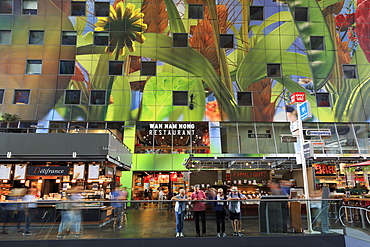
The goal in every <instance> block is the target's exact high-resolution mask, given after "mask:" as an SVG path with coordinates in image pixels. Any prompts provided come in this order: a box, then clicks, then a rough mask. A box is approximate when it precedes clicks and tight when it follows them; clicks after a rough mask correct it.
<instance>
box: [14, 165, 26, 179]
mask: <svg viewBox="0 0 370 247" xmlns="http://www.w3.org/2000/svg"><path fill="white" fill-rule="evenodd" d="M26 171H27V165H26V164H20V165H15V172H14V180H22V179H26Z"/></svg>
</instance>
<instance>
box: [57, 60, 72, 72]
mask: <svg viewBox="0 0 370 247" xmlns="http://www.w3.org/2000/svg"><path fill="white" fill-rule="evenodd" d="M74 73H75V61H74V60H60V63H59V74H61V75H73V74H74Z"/></svg>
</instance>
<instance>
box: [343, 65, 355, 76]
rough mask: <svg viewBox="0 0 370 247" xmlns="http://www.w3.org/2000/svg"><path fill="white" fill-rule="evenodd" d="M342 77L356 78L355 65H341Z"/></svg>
mask: <svg viewBox="0 0 370 247" xmlns="http://www.w3.org/2000/svg"><path fill="white" fill-rule="evenodd" d="M343 75H344V79H356V78H357V73H356V65H343Z"/></svg>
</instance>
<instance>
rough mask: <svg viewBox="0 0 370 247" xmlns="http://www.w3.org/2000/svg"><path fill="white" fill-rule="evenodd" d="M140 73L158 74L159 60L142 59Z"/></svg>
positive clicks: (147, 74) (143, 74) (144, 74)
mask: <svg viewBox="0 0 370 247" xmlns="http://www.w3.org/2000/svg"><path fill="white" fill-rule="evenodd" d="M140 73H141V75H142V76H155V75H156V74H157V62H156V61H141V69H140Z"/></svg>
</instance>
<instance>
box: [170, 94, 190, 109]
mask: <svg viewBox="0 0 370 247" xmlns="http://www.w3.org/2000/svg"><path fill="white" fill-rule="evenodd" d="M172 97H173V98H172V99H173V101H172V103H173V105H178V106H180V105H188V92H187V91H174V92H173V96H172Z"/></svg>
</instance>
